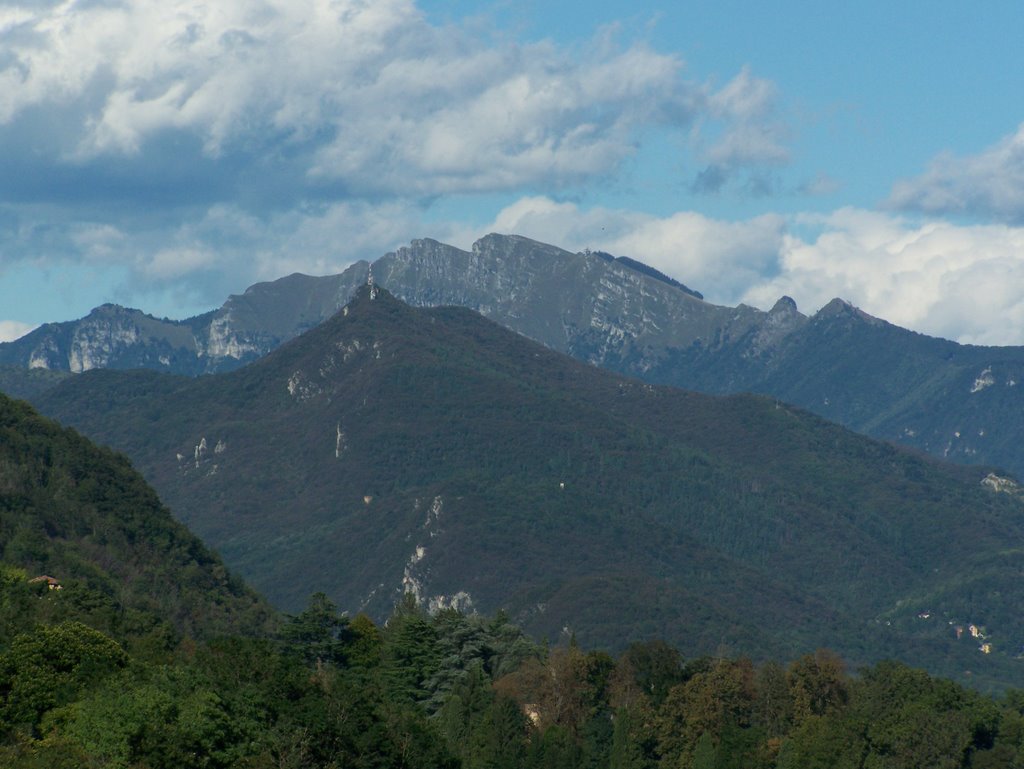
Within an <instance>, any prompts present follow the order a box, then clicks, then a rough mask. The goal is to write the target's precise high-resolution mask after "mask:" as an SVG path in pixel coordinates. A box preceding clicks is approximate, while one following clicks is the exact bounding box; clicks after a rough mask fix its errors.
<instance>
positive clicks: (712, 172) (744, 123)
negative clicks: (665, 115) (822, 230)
mask: <svg viewBox="0 0 1024 769" xmlns="http://www.w3.org/2000/svg"><path fill="white" fill-rule="evenodd" d="M706 98H707V109H706V111H704V112H702V113H701V116H700V121H699V125H698V130H697V131H695V139H696V141H695V147H696V149H697V154H698V157H699V158H700V159H701V160H702V161H703V162H704V163H705V164H706V165H705V168H704V169H703V170H702V171H701V172H700V173H699V174H697V176H696V178H695V180H694V182H693V189H694V190H695V191H697V192H705V193H717V192H719V191H721V190H722V189H723V188H724V187H725V186H726V185H727V184H729V183H730V182H732V181H733V180H734V179H736V177H737V176H743V175H745V176H746V177H747V178H746V184H745V187H746V190H747V191H748V192H752V193H755V194H764V193H768V192H771V191H772V187H773V184H774V182H773V180H772V178H771V176H770V174H769V172H768V169H771V168H776V167H779V166H783V165H785V164H787V163H788V162H789V160H790V152H789V148H788V146H787V145H788V142H789V139H790V129H789V127H788V125H787V124H786V123H785V121H783V120H782V118H781V117H780V115H779V107H778V101H779V94H778V89H777V88H776V86H775V84H774V83H772V82H771V81H769V80H765V79H763V78H758V77H755V76H754V75H753V73H752V72H751V71H750V68H749V67H744V68H743V69H742V70H741V71H740V73H739V74H738V75H737V76H736V77H734V78H733V79H732V80H731V81H729V82H728V83H726V85H725V86H724V87H723V88H722V89H721V90H719V91H716V92H709V93H708V94H707V97H706Z"/></svg>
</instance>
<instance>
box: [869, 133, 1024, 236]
mask: <svg viewBox="0 0 1024 769" xmlns="http://www.w3.org/2000/svg"><path fill="white" fill-rule="evenodd" d="M889 205H891V206H892V207H894V208H897V209H901V210H905V211H920V212H924V213H927V214H970V215H977V216H982V217H984V218H989V219H995V220H997V221H1005V222H1009V223H1012V224H1024V123H1022V124H1021V125H1020V126H1019V127H1018V128H1017V132H1016V133H1015V134H1012V135H1011V136H1007V137H1005V138H1003V139H1002V140H1001V141H999V142H998V143H996V144H995V145H993V146H992V147H989V148H988V149H986V150H984V151H983V152H981V153H979V154H977V155H969V156H967V157H956V156H954V155H952V154H948V153H947V154H944V155H940V156H939V157H937V158H935V159H934V160H933V161H932V162H931V164H930V166H929V168H928V170H927V171H926V172H925V173H924V174H922V175H921V176H919V177H917V178H914V179H907V180H904V181H900V182H897V183H896V184H895V185H894V186H893V190H892V194H891V196H890V199H889Z"/></svg>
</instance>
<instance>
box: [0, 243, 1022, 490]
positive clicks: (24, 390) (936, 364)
mask: <svg viewBox="0 0 1024 769" xmlns="http://www.w3.org/2000/svg"><path fill="white" fill-rule="evenodd" d="M371 270H372V274H373V276H374V278H375V280H376V281H377V283H378V284H380V285H383V286H385V287H386V288H387V289H388V290H389V291H391V292H392V293H393V294H394V295H395V296H397V297H399V298H401V299H403V300H404V301H406V302H408V303H410V304H412V305H416V306H440V305H458V306H464V307H469V308H471V309H474V310H476V311H477V312H480V313H481V314H482V315H484V316H485V317H488V318H490V319H492V320H495V321H497V322H498V323H501V324H502V325H505V326H507V327H509V328H511V329H513V330H515V331H518V332H520V333H522V334H524V335H526V336H528V337H530V338H532V339H535V340H537V341H540V342H542V343H543V344H545V345H547V346H548V347H550V348H551V349H554V350H558V351H561V352H566V353H568V354H570V355H572V356H574V357H577V358H579V359H581V360H584V361H587V362H589V363H593V364H596V365H599V366H602V367H605V368H608V369H611V370H613V371H617V372H620V373H624V374H628V375H630V376H635V377H638V378H640V379H643V380H645V381H648V382H652V383H657V384H671V385H675V386H678V387H683V388H687V389H693V390H698V391H702V392H708V393H718V394H727V393H738V392H755V393H764V394H768V395H772V396H774V397H777V398H779V399H781V400H783V401H786V402H788V403H792V404H795V405H798V406H801V407H803V408H806V409H808V410H810V411H813V412H815V413H817V414H819V415H821V416H823V417H825V418H827V419H830V420H833V421H836V422H838V423H840V424H843V425H845V426H847V427H849V428H851V429H853V430H856V431H858V432H862V433H865V434H867V435H870V436H873V437H876V438H881V439H884V440H890V441H896V442H899V443H902V444H904V445H908V446H912V447H915V448H918V449H920V450H922V451H926V452H928V453H931V454H933V455H936V456H940V457H944V458H948V459H952V460H956V461H961V462H969V463H977V464H991V465H996V466H999V467H1002V468H1004V469H1005V470H1007V471H1008V472H1011V473H1013V474H1015V475H1018V476H1024V443H1022V442H1021V441H1019V440H1018V436H1019V435H1020V433H1021V430H1022V429H1024V416H1022V415H1024V395H1022V392H1024V391H1022V389H1021V388H1020V387H1018V383H1024V348H1021V347H978V346H968V345H959V344H956V343H954V342H950V341H946V340H942V339H937V338H932V337H928V336H924V335H922V334H917V333H914V332H911V331H908V330H906V329H902V328H899V327H897V326H894V325H892V324H889V323H887V322H885V321H884V320H881V319H878V318H873V317H871V316H870V315H867V314H866V313H864V312H862V311H860V310H858V309H857V308H855V307H853V306H852V305H850V304H848V303H846V302H844V301H842V300H840V299H836V300H833V301H832V302H830V303H829V304H828V305H826V306H825V307H823V308H822V309H821V310H819V311H818V312H817V313H815V314H814V315H813V316H810V317H807V316H805V315H803V314H802V313H800V312H799V310H798V309H797V307H796V305H795V303H794V302H793V301H792V300H790V299H789V298H787V297H783V298H781V299H780V300H779V301H778V302H777V303H776V305H775V306H774V307H773V308H772V309H771V310H770V311H768V312H764V311H761V310H758V309H755V308H753V307H748V306H745V305H740V306H738V307H723V306H717V305H714V304H711V303H709V302H705V301H703V299H702V297H701V295H700V294H699V293H698V292H696V291H694V290H692V289H690V288H688V287H686V286H684V285H682V284H680V283H678V282H676V281H674V280H672V279H670V278H668V277H667V276H665V275H663V274H662V273H659V272H658V271H657V270H654V269H652V268H650V267H647V266H646V265H643V264H642V263H640V262H637V261H635V260H633V259H629V258H625V257H619V258H613V257H611V256H610V255H608V254H604V253H599V252H584V253H576V254H574V253H570V252H567V251H564V250H562V249H559V248H556V247H554V246H549V245H545V244H542V243H538V242H536V241H532V240H528V239H526V238H522V237H517V236H503V235H488V236H487V237H485V238H482V239H481V240H480V241H478V242H477V243H475V244H474V245H473V248H472V250H470V251H463V250H461V249H458V248H455V247H452V246H448V245H445V244H442V243H439V242H437V241H433V240H416V241H413V243H412V244H411V245H410V246H409V247H407V248H402V249H399V250H398V251H396V252H394V253H389V254H386V255H384V256H382V257H381V258H379V259H377V260H376V261H375V262H373V264H372V266H371V265H370V264H369V263H367V262H358V263H356V264H354V265H352V266H351V267H349V268H348V269H347V270H346V271H345V272H343V273H341V274H339V275H333V276H326V277H317V278H314V277H309V276H305V275H298V274H296V275H291V276H289V277H286V278H282V279H280V280H277V281H273V282H270V283H261V284H257V285H254V286H252V287H250V288H249V289H248V290H247V291H246V292H245V293H244V294H241V295H237V296H232V297H230V298H229V299H228V300H227V302H225V304H224V305H223V306H222V307H221V308H220V309H218V310H216V311H214V312H211V313H207V314H205V315H201V316H197V317H195V318H191V319H188V320H184V321H171V320H167V319H162V320H161V319H156V318H153V317H151V316H148V315H145V314H143V313H142V312H140V311H138V310H131V309H126V308H121V307H117V306H113V305H104V306H102V307H100V308H97V309H96V310H94V311H93V312H92V313H91V314H90V315H89V316H88V317H86V318H83V319H81V320H78V321H72V322H67V323H55V324H47V325H44V326H42V327H40V328H39V329H37V330H35V331H33V332H32V333H30V334H28V335H26V336H25V337H23V338H21V339H19V340H17V341H14V342H9V343H5V344H0V389H5V391H7V392H10V393H12V394H18V395H23V396H25V397H32V396H34V395H35V394H37V393H39V392H41V391H43V390H45V389H46V388H48V387H50V386H51V385H52V384H53V383H54V382H55V381H57V377H55V376H54V377H47V378H43V377H41V376H40V372H41V371H42V370H50V371H54V372H56V371H70V372H80V371H85V370H90V369H93V368H135V367H143V368H150V369H155V370H162V371H168V372H171V373H178V374H184V375H189V376H193V375H196V374H200V373H214V372H220V371H227V370H232V369H235V368H237V367H239V366H241V365H243V364H245V363H247V362H250V361H252V360H255V359H257V358H259V357H261V356H263V355H265V354H267V353H268V352H270V351H271V350H273V349H275V348H276V347H277V346H279V345H280V344H282V343H283V342H285V341H287V340H289V339H292V338H294V337H295V336H297V335H299V334H300V333H302V332H304V331H306V330H308V329H310V328H312V327H314V326H316V325H317V324H319V323H321V322H323V321H324V320H325V319H327V318H329V317H330V316H331V315H333V314H334V313H335V312H337V310H338V309H339V308H340V307H342V306H343V305H344V304H345V303H346V302H347V301H348V300H349V299H350V298H351V297H352V295H353V294H354V292H355V290H356V289H357V287H358V286H360V285H362V284H364V283H365V282H366V279H367V276H368V274H369V273H370V272H371ZM3 366H6V368H3ZM30 374H31V376H32V378H29V376H30Z"/></svg>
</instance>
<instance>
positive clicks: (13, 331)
mask: <svg viewBox="0 0 1024 769" xmlns="http://www.w3.org/2000/svg"><path fill="white" fill-rule="evenodd" d="M34 328H36V326H33V325H31V324H29V323H22V322H20V321H17V320H0V342H13V341H14V340H15V339H20V338H21V337H23V336H25V334H27V333H28V332H29V331H31V330H32V329H34Z"/></svg>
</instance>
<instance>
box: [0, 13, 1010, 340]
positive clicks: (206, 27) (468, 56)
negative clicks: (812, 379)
mask: <svg viewBox="0 0 1024 769" xmlns="http://www.w3.org/2000/svg"><path fill="white" fill-rule="evenodd" d="M1022 29H1024V6H1022V5H1021V4H1020V3H1019V2H991V3H986V4H984V5H982V6H975V7H968V6H966V5H965V4H963V3H954V2H948V1H940V2H930V3H921V2H911V3H903V4H892V3H887V4H885V5H883V4H882V3H878V2H862V3H857V4H842V5H840V4H834V5H833V4H822V3H820V2H817V3H812V2H804V0H799V1H798V0H792V1H791V2H780V3H773V4H767V3H753V2H743V3H740V2H728V1H724V0H719V1H718V2H715V3H711V2H673V3H666V2H653V1H651V0H634V1H633V2H620V1H618V0H604V1H603V2H602V1H600V0H592V1H591V2H587V3H582V2H550V1H549V2H536V1H535V0H519V1H518V2H514V3H513V2H493V3H488V2H467V1H466V0H448V1H447V2H441V1H440V0H436V1H435V0H421V1H420V2H418V3H417V2H413V1H412V0H374V1H373V2H357V1H356V0H337V1H336V2H328V1H327V0H319V1H318V2H296V1H295V0H290V1H289V2H285V0H265V1H264V2H262V3H255V2H252V1H251V0H246V1H245V2H242V0H220V1H219V2H218V3H216V4H209V5H202V4H195V3H185V2H181V1H180V0H164V1H163V2H161V3H153V2H142V1H141V0H120V1H118V0H82V1H80V2H49V1H48V0H27V1H25V2H13V3H12V2H6V1H5V0H0V339H9V338H13V337H15V336H16V335H18V334H19V333H22V332H24V331H25V330H27V329H28V328H31V327H32V326H34V325H36V324H39V323H42V322H46V321H54V320H66V319H70V318H75V317H80V316H82V315H84V314H86V313H87V312H88V311H89V310H90V309H91V308H92V307H94V306H96V305H98V304H101V303H103V302H117V303H120V304H124V305H129V306H134V307H139V308H140V309H143V310H145V311H147V312H150V313H153V314H155V315H161V316H168V317H178V318H181V317H187V316H189V315H193V314H196V313H199V312H202V311H205V310H208V309H211V308H213V307H216V306H218V305H220V304H221V303H222V302H223V301H224V299H225V298H226V297H227V295H228V294H230V293H239V292H241V291H243V290H244V289H245V288H246V287H247V286H249V285H251V284H252V283H254V282H256V281H260V280H272V279H274V278H277V277H280V276H282V275H285V274H288V273H291V272H295V271H301V272H306V273H310V274H326V273H332V272H338V271H340V270H342V269H344V267H345V266H346V265H348V264H349V263H351V262H352V261H354V260H356V259H360V258H368V259H372V258H375V257H377V256H380V255H381V254H383V253H385V252H387V251H389V250H392V249H394V248H395V247H397V246H400V245H402V244H404V243H407V242H408V241H409V240H410V239H412V238H418V237H433V238H437V239H439V240H443V241H447V242H451V243H454V244H456V245H460V246H463V247H468V246H469V245H470V244H471V243H472V242H473V240H474V239H475V238H477V237H480V236H481V235H483V234H486V233H487V232H490V231H500V232H516V233H519V234H523V235H527V236H530V237H535V238H538V239H540V240H545V241H547V242H552V243H555V244H557V245H560V246H562V247H564V248H568V249H571V250H577V249H582V248H600V249H603V250H607V251H611V252H613V253H617V254H626V255H629V256H633V257H634V258H638V259H641V260H643V261H647V262H649V263H651V264H653V265H654V266H656V267H658V268H659V269H662V270H663V271H665V272H666V273H668V274H670V275H672V276H673V277H676V278H678V279H679V280H681V281H683V282H684V283H686V284H688V285H690V286H693V287H694V288H697V289H698V290H700V291H702V292H703V293H704V294H705V296H707V297H708V299H709V300H711V301H715V302H719V303H728V304H735V303H738V302H741V301H743V302H747V303H749V304H754V305H756V306H761V307H766V308H767V307H770V306H771V305H772V304H773V303H774V301H775V300H776V299H777V298H778V297H779V296H780V295H782V294H788V295H790V296H792V297H794V298H795V299H796V301H797V303H798V304H799V306H800V307H801V309H802V310H804V311H805V312H814V311H815V310H817V309H818V308H819V307H820V306H822V305H823V304H825V303H826V302H827V301H828V300H829V299H831V298H832V297H834V296H842V297H844V298H846V299H848V300H850V301H852V302H853V303H855V304H857V305H858V306H860V307H862V308H863V309H865V310H866V311H868V312H870V313H872V314H875V315H878V316H880V317H883V318H886V319H888V320H891V321H893V322H896V323H899V324H900V325H903V326H906V327H909V328H914V329H915V330H919V331H923V332H926V333H930V334H934V335H938V336H944V337H948V338H953V339H958V340H960V341H963V342H974V343H982V344H1024V291H1021V290H1020V288H1019V287H1022V286H1024V99H1022V97H1024V60H1022V59H1024V57H1022V55H1021V54H1020V52H1019V50H1020V45H1019V41H1018V40H1017V38H1019V35H1020V30H1022Z"/></svg>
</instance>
